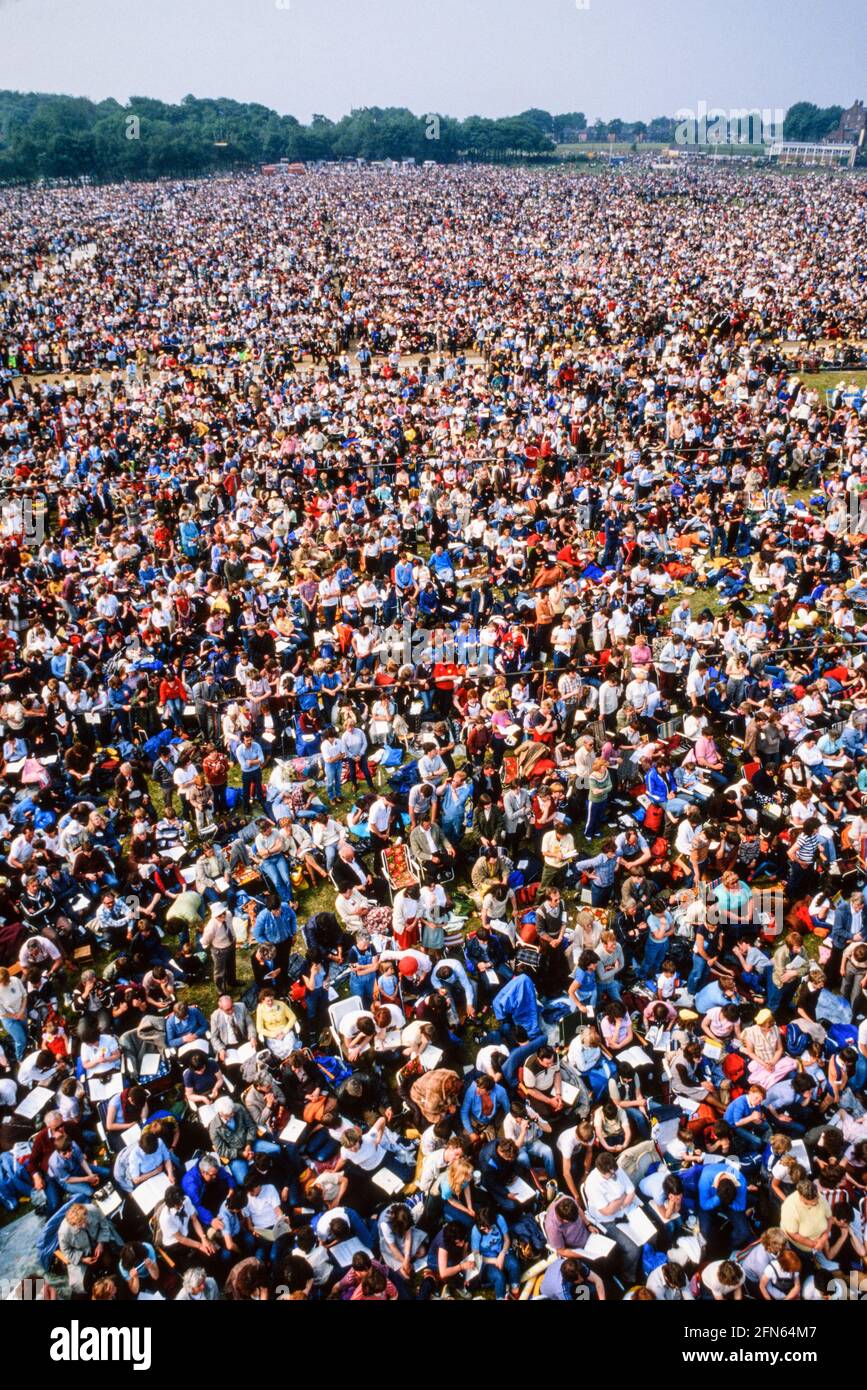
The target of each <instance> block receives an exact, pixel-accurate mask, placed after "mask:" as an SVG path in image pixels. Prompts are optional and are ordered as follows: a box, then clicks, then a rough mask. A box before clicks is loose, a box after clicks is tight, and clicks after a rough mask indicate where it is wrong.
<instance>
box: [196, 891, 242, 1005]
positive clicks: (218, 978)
mask: <svg viewBox="0 0 867 1390" xmlns="http://www.w3.org/2000/svg"><path fill="white" fill-rule="evenodd" d="M202 945H203V946H204V948H205V950H206V951H210V953H211V961H212V964H213V968H214V984H215V985H216V987H217V989H218V990H220V992H221V993H222V992H223V991H225V990H227V989H232V988H233V986H234V985H236V984H237V974H236V971H235V933H234V931H233V930H232V920H231V918H230V916H229V908H228V905H227V904H226V903H222V902H217V903H211V910H210V913H209V915H208V924H207V926H206V927H205V930H204V931H203V932H202Z"/></svg>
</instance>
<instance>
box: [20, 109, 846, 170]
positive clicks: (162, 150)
mask: <svg viewBox="0 0 867 1390" xmlns="http://www.w3.org/2000/svg"><path fill="white" fill-rule="evenodd" d="M841 109H842V108H840V107H836V106H834V107H827V108H824V109H820V108H818V107H816V106H813V105H812V104H811V103H809V102H799V103H798V104H797V105H796V106H794V107H792V109H791V111H790V112H789V113H788V115H787V117H786V135H787V137H789V138H790V139H810V140H814V139H819V138H821V136H822V135H823V134H825V133H827V131H828V130H830V129H831V128H832V127H833V125H834V124H836V122H837V120H839V117H840V112H841ZM674 131H675V120H674V118H671V117H668V116H659V117H657V118H656V119H655V120H652V121H649V122H644V121H621V120H619V119H615V120H611V121H601V120H596V121H593V122H588V120H587V118H586V116H585V114H584V112H583V111H567V112H563V113H561V114H560V115H552V114H551V112H549V111H542V110H540V109H538V108H532V109H531V110H529V111H522V112H520V114H518V115H517V116H504V117H500V118H498V119H490V118H487V117H482V116H469V117H467V119H466V120H463V121H458V120H455V119H454V118H453V117H451V116H443V115H439V114H437V113H433V112H430V113H425V114H423V115H415V114H413V112H412V111H408V110H406V109H405V108H404V107H379V106H366V107H362V108H360V109H357V110H354V111H351V112H350V113H349V115H348V116H344V117H343V118H342V119H341V120H339V121H331V120H329V119H328V118H327V117H325V116H322V115H314V116H313V119H312V120H311V121H310V123H309V125H303V124H302V123H301V122H300V121H298V120H296V119H295V117H294V116H281V115H278V113H277V112H276V111H272V110H270V109H269V108H268V107H267V106H261V105H259V104H258V103H257V102H237V101H229V100H226V99H222V98H221V99H218V100H211V99H203V98H198V97H193V96H187V97H184V99H183V101H181V102H179V103H177V104H172V103H169V102H163V101H155V100H153V99H152V98H150V97H132V98H130V100H129V102H127V104H126V105H122V104H121V103H120V102H117V101H114V100H113V99H108V100H106V101H99V102H94V101H90V100H88V99H87V98H85V97H69V96H54V95H43V94H41V93H35V92H27V93H24V92H8V91H4V92H0V181H8V180H18V179H37V178H50V179H63V178H79V177H81V176H82V175H86V176H89V177H91V178H94V179H101V180H110V179H152V178H159V177H163V176H178V175H182V176H193V175H196V174H207V173H213V172H218V171H219V170H221V169H237V168H243V167H249V166H253V165H257V164H267V163H277V162H278V161H279V160H281V159H288V160H291V161H295V160H305V161H306V160H342V159H366V160H380V159H405V158H414V159H416V160H419V161H421V160H425V159H432V160H435V161H436V162H437V163H452V162H454V161H456V160H459V159H472V160H484V161H496V160H506V159H514V158H521V157H536V158H544V157H551V156H553V155H555V153H556V150H557V146H558V145H559V144H569V143H573V142H576V141H579V140H586V141H606V140H609V139H614V140H617V141H636V140H650V141H663V142H667V141H671V140H673V139H674Z"/></svg>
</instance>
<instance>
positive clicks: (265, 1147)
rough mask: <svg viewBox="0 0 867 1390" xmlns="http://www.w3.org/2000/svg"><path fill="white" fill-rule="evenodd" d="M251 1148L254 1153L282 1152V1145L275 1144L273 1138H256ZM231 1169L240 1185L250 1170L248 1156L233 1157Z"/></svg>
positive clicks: (230, 1163) (230, 1164) (230, 1162)
mask: <svg viewBox="0 0 867 1390" xmlns="http://www.w3.org/2000/svg"><path fill="white" fill-rule="evenodd" d="M251 1148H252V1150H253V1153H254V1154H278V1153H280V1152H281V1149H280V1145H279V1144H275V1143H274V1142H273V1141H272V1140H271V1139H256V1140H254V1142H253V1144H252V1145H251ZM229 1170H230V1172H231V1174H232V1177H233V1178H234V1179H235V1182H236V1183H237V1184H238V1186H239V1187H240V1186H242V1185H243V1183H244V1181H245V1179H246V1177H247V1174H248V1173H249V1171H250V1160H249V1159H248V1158H232V1159H230V1160H229Z"/></svg>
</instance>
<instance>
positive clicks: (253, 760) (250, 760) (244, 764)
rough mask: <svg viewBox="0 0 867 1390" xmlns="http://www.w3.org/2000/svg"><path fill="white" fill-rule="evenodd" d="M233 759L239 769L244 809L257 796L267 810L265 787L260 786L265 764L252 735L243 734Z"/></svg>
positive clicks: (258, 745)
mask: <svg viewBox="0 0 867 1390" xmlns="http://www.w3.org/2000/svg"><path fill="white" fill-rule="evenodd" d="M235 760H236V762H237V764H238V766H239V767H240V769H241V790H242V795H243V803H244V809H245V810H248V809H249V808H250V807H252V805H253V799H254V797H255V798H258V800H259V801H260V802H261V804H262V806H264V808H265V810H266V811H267V810H268V805H267V802H266V801H265V789H264V787H263V786H262V769H263V767H264V766H265V755H264V753H263V752H262V748H261V745H260V744H258V743H254V741H253V735H252V734H250V733H246V734H244V736H243V738H242V740H241V742H240V743H239V744H238V746H237V747H236V749H235Z"/></svg>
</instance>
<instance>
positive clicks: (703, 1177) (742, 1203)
mask: <svg viewBox="0 0 867 1390" xmlns="http://www.w3.org/2000/svg"><path fill="white" fill-rule="evenodd" d="M720 1173H724V1174H725V1176H726V1177H727V1178H731V1180H732V1182H733V1183H734V1184H735V1186H736V1187H737V1195H736V1196H735V1199H734V1201H733V1202H732V1203H731V1210H732V1211H746V1209H747V1180H746V1178H745V1177H744V1175H743V1173H738V1172H736V1171H735V1169H734V1168H730V1167H729V1165H728V1164H727V1163H704V1164H702V1169H701V1174H700V1176H699V1179H698V1201H699V1205H700V1207H701V1209H702V1211H716V1210H717V1208H718V1207H719V1196H718V1195H717V1190H716V1188H715V1187H714V1183H715V1181H716V1179H717V1178H718V1177H719V1175H720Z"/></svg>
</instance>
